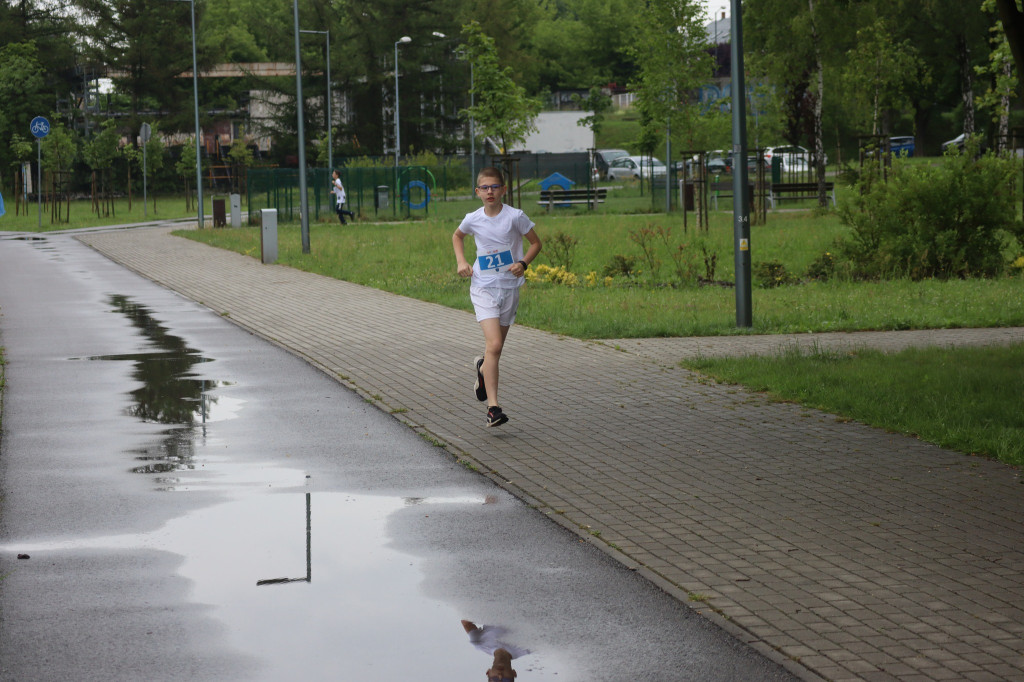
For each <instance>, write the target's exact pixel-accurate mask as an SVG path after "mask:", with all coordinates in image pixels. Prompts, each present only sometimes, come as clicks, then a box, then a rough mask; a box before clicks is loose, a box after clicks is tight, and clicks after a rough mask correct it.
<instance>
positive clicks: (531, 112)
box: [460, 21, 541, 154]
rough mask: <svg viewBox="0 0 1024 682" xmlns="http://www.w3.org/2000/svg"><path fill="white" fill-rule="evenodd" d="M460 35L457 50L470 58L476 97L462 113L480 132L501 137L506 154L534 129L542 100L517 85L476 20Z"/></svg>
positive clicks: (497, 137)
mask: <svg viewBox="0 0 1024 682" xmlns="http://www.w3.org/2000/svg"><path fill="white" fill-rule="evenodd" d="M462 34H463V37H464V38H465V41H466V43H465V44H464V45H462V46H461V47H460V49H461V50H463V51H465V53H466V54H467V55H468V58H469V59H471V60H472V61H473V68H474V80H473V94H474V95H475V96H476V104H475V105H474V106H472V107H469V108H467V109H464V110H463V115H465V116H467V117H470V118H472V119H473V120H474V121H475V122H476V125H477V130H478V132H479V133H480V134H481V135H483V136H489V137H493V138H496V139H498V140H500V146H501V150H500V151H501V152H502V153H505V154H507V153H508V152H509V151H511V150H512V148H513V147H514V146H515V145H517V144H522V143H523V142H524V141H525V140H526V136H527V135H529V134H530V133H531V132H533V131H534V130H536V128H535V127H534V125H533V121H534V119H536V118H537V114H539V113H540V110H541V103H540V101H539V100H535V99H531V98H530V97H527V95H526V90H524V89H523V87H522V86H520V85H517V84H516V82H515V80H514V79H513V77H512V74H513V70H512V67H511V66H504V67H503V66H501V65H500V64H499V62H498V54H497V50H496V49H495V46H494V40H493V39H492V38H491V37H490V36H488V35H487V34H486V33H484V32H483V29H482V27H481V26H480V24H479V23H477V22H476V21H473V22H470V23H469V24H466V25H465V26H463V27H462Z"/></svg>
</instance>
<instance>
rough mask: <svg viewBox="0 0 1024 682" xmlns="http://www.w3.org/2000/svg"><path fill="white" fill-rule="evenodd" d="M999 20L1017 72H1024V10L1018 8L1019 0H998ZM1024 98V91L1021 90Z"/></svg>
mask: <svg viewBox="0 0 1024 682" xmlns="http://www.w3.org/2000/svg"><path fill="white" fill-rule="evenodd" d="M996 8H997V9H998V10H999V20H1000V21H1001V22H1003V33H1005V34H1006V42H1007V43H1009V44H1010V52H1011V53H1012V54H1013V61H1014V64H1016V66H1017V73H1024V12H1021V10H1019V9H1017V0H996ZM1021 98H1022V99H1024V91H1022V92H1021Z"/></svg>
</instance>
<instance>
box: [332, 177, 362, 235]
mask: <svg viewBox="0 0 1024 682" xmlns="http://www.w3.org/2000/svg"><path fill="white" fill-rule="evenodd" d="M331 177H333V178H334V182H333V183H332V184H331V189H332V191H333V192H334V201H335V202H336V207H335V209H336V210H337V211H338V220H340V221H341V224H342V225H347V224H348V223H346V222H345V216H346V215H347V216H348V217H350V218H352V220H355V219H356V214H355V213H353V212H352V211H349V210H347V209H346V208H345V186H344V185H343V184H341V176H340V175H338V171H334V172H333V173H331Z"/></svg>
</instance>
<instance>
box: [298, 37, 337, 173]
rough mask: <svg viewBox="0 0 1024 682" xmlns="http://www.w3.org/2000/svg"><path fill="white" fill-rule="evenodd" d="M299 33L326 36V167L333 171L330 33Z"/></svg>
mask: <svg viewBox="0 0 1024 682" xmlns="http://www.w3.org/2000/svg"><path fill="white" fill-rule="evenodd" d="M299 33H322V34H324V35H325V36H327V167H328V168H330V169H331V170H334V143H333V140H332V139H331V125H332V124H333V123H334V119H332V118H331V32H330V31H299Z"/></svg>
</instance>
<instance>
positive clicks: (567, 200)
mask: <svg viewBox="0 0 1024 682" xmlns="http://www.w3.org/2000/svg"><path fill="white" fill-rule="evenodd" d="M607 196H608V188H607V187H591V188H590V189H586V188H584V189H562V188H560V187H559V188H553V189H542V190H541V191H540V201H538V202H537V203H538V204H540V205H542V206H543V205H545V204H547V207H548V211H549V212H550V211H551V207H552V206H569V205H571V204H587V205H588V206H590V207H593V206H594V204H603V203H604V200H605V197H607Z"/></svg>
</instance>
